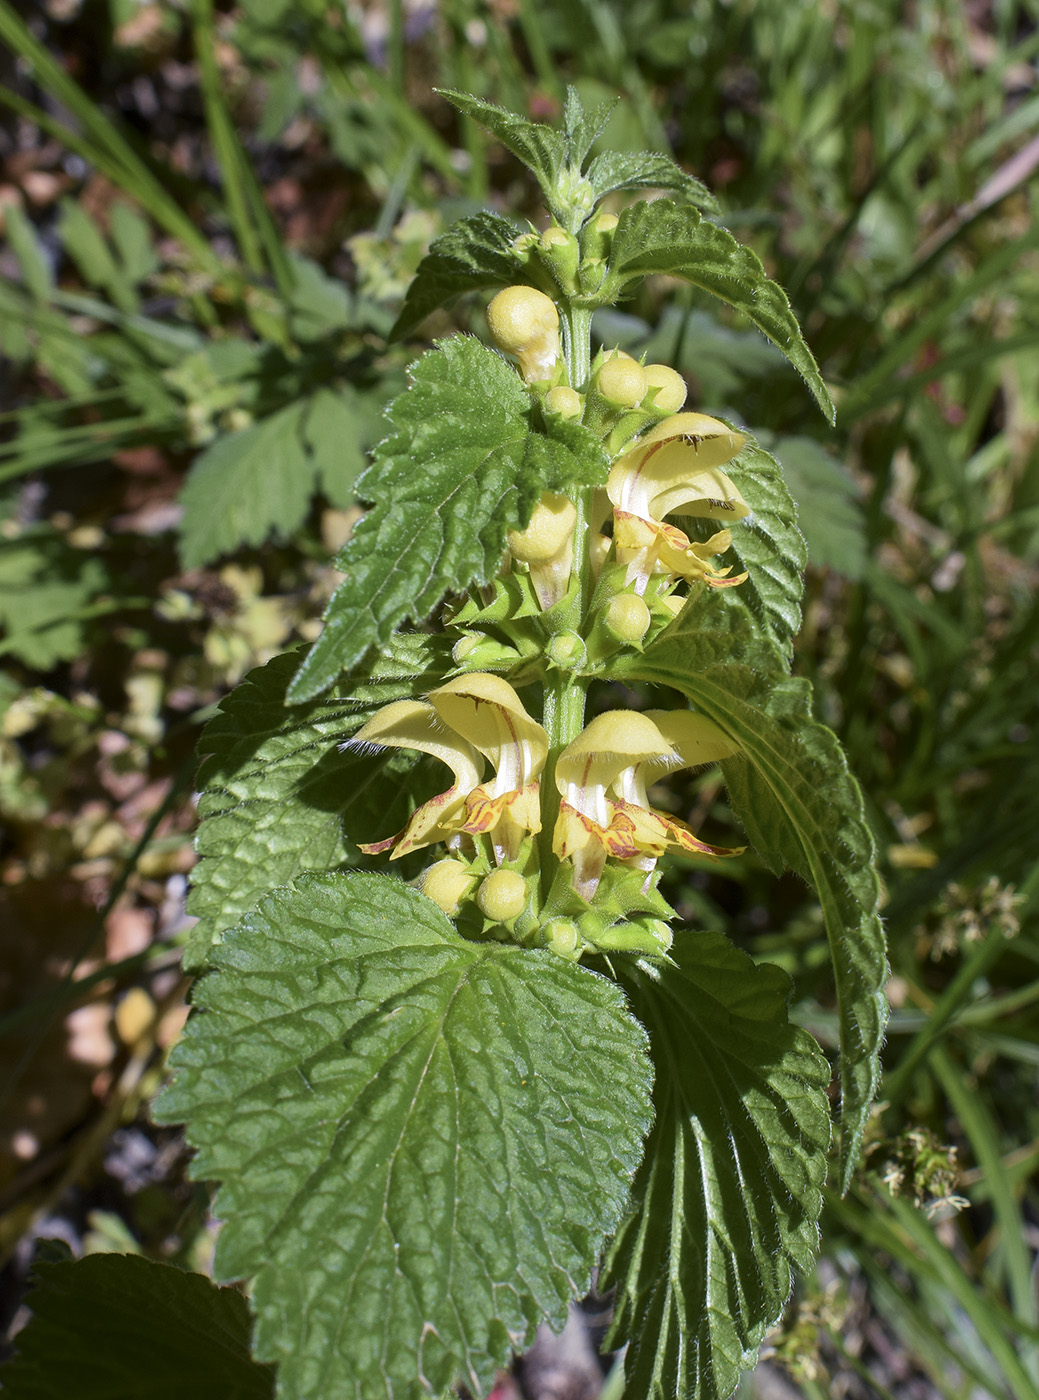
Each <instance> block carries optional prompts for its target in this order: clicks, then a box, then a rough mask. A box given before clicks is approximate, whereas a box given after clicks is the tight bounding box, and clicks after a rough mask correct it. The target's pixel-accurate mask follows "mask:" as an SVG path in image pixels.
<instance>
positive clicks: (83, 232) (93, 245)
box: [60, 199, 138, 311]
mask: <svg viewBox="0 0 1039 1400" xmlns="http://www.w3.org/2000/svg"><path fill="white" fill-rule="evenodd" d="M60 231H61V239H62V242H63V243H64V245H65V248H66V250H67V251H68V253H69V256H70V257H71V258H72V260H73V262H74V263H75V264H76V266H77V268H78V269H79V271H80V275H81V276H82V278H83V280H84V281H85V282H86V283H87V284H88V285H89V286H91V287H99V288H101V289H102V290H103V291H105V292H107V293H108V295H109V296H110V297H111V298H112V300H113V301H114V302H115V304H116V306H118V307H119V309H120V311H136V310H137V305H138V299H137V293H136V292H135V291H134V289H133V287H132V286H131V284H130V281H129V278H128V277H127V276H126V273H125V272H124V271H123V269H122V268H121V267H120V266H119V264H118V263H117V262H116V260H115V258H114V257H113V256H112V251H111V249H110V248H109V246H108V244H107V242H106V241H105V238H104V235H103V234H102V233H101V230H100V229H99V228H98V226H97V224H96V223H95V222H94V220H93V219H92V218H91V217H90V215H89V214H88V213H87V212H86V210H85V209H84V208H83V207H82V206H81V205H79V204H77V203H76V202H75V201H74V200H71V199H63V200H62V201H61V222H60Z"/></svg>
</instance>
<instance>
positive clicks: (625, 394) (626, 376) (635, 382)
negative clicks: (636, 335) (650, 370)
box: [597, 353, 647, 408]
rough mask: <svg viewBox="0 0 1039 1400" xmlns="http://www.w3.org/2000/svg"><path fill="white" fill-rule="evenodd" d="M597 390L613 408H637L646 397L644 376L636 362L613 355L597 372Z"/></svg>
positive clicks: (628, 357)
mask: <svg viewBox="0 0 1039 1400" xmlns="http://www.w3.org/2000/svg"><path fill="white" fill-rule="evenodd" d="M597 387H598V390H599V393H600V394H601V395H602V397H603V398H604V399H605V400H606V402H607V403H609V404H612V405H613V407H614V408H637V407H638V405H639V404H640V403H641V402H642V400H643V399H644V398H645V395H646V388H647V385H646V375H645V371H644V370H643V368H642V366H641V365H640V364H639V363H638V361H637V360H633V359H632V358H631V357H630V356H629V355H623V356H622V355H621V354H620V353H617V354H614V355H613V356H611V358H610V359H608V360H607V361H606V363H605V364H604V365H603V367H602V369H600V371H599V378H598V386H597Z"/></svg>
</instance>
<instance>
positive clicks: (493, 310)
mask: <svg viewBox="0 0 1039 1400" xmlns="http://www.w3.org/2000/svg"><path fill="white" fill-rule="evenodd" d="M487 326H488V329H489V330H490V333H491V338H492V339H493V341H494V343H495V345H497V347H498V349H499V350H504V351H505V352H506V354H509V355H515V356H516V358H517V360H519V365H520V371H521V373H522V375H523V378H524V379H525V380H526V382H527V383H528V384H533V383H536V382H537V381H538V380H539V379H548V378H549V377H550V375H551V373H552V370H553V369H554V368H555V365H556V362H557V361H558V359H559V354H560V347H559V312H558V311H557V310H556V306H555V302H553V301H552V300H551V299H550V298H549V297H547V296H545V294H544V292H539V291H536V290H535V288H533V287H506V288H505V290H504V291H503V292H499V293H498V295H497V296H496V297H495V298H494V299H493V300H492V301H491V304H490V306H488V308H487Z"/></svg>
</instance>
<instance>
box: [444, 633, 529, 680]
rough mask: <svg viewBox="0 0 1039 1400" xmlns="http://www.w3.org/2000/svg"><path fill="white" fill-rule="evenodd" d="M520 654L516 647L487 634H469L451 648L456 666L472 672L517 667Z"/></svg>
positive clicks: (452, 658)
mask: <svg viewBox="0 0 1039 1400" xmlns="http://www.w3.org/2000/svg"><path fill="white" fill-rule="evenodd" d="M520 659H521V658H520V653H519V652H518V651H517V649H516V648H515V647H510V646H508V645H507V644H506V643H505V642H499V641H498V640H497V639H496V638H494V637H489V636H488V635H487V634H486V632H467V633H466V635H465V636H464V637H459V639H458V641H457V642H455V644H454V646H453V647H452V648H451V660H452V661H453V662H454V663H455V665H456V666H465V667H467V668H468V669H469V670H471V671H488V670H490V671H493V670H499V669H500V668H501V667H503V666H515V664H516V662H517V661H519V660H520Z"/></svg>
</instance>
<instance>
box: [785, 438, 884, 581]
mask: <svg viewBox="0 0 1039 1400" xmlns="http://www.w3.org/2000/svg"><path fill="white" fill-rule="evenodd" d="M774 446H775V449H776V455H777V456H778V457H779V458H780V459H781V460H782V463H783V471H784V473H785V474H786V477H787V480H788V482H789V483H790V489H791V492H792V493H793V496H794V499H795V500H796V501H797V519H798V523H799V525H800V526H801V529H802V530H803V531H804V536H805V539H806V540H807V542H808V562H809V563H811V564H814V565H815V566H816V567H817V568H827V569H833V570H834V571H835V572H836V573H839V574H844V576H845V577H846V578H850V579H855V580H858V579H861V578H862V576H863V574H864V573H865V571H866V560H867V558H868V555H869V542H868V540H867V538H866V522H865V520H864V518H863V514H862V510H861V508H860V506H859V504H858V500H857V499H856V498H857V496H858V494H859V492H858V487H857V486H856V484H855V482H854V481H853V480H852V478H851V477H850V476H849V475H848V473H847V471H846V470H845V468H844V467H843V466H842V465H841V463H840V462H839V461H838V460H837V459H836V457H833V456H831V454H830V453H829V452H827V451H826V449H825V448H824V447H821V446H820V444H819V443H817V442H815V441H814V440H813V439H812V438H806V437H782V438H778V439H777V440H776V442H775V444H774Z"/></svg>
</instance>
